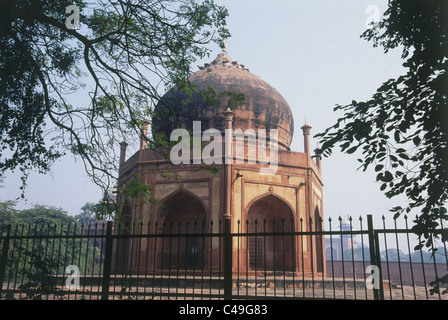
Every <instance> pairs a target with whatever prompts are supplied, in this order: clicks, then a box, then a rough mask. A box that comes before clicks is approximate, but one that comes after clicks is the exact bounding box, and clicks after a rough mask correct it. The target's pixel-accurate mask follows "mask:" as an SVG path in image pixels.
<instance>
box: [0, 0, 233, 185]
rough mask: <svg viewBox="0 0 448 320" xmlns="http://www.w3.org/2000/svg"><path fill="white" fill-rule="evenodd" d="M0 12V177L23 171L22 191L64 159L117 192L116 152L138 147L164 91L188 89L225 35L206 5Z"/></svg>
mask: <svg viewBox="0 0 448 320" xmlns="http://www.w3.org/2000/svg"><path fill="white" fill-rule="evenodd" d="M70 5H75V6H77V8H79V10H80V19H79V21H80V28H78V29H76V28H72V27H73V26H74V25H73V24H72V22H73V21H74V19H73V20H72V18H71V17H72V16H71V15H70V16H67V15H66V14H65V12H66V9H67V7H69V6H70ZM0 11H1V12H0V74H1V77H0V108H1V110H0V111H1V112H0V114H1V116H0V137H1V138H0V174H1V173H4V172H5V171H7V170H14V169H20V170H21V171H22V173H23V176H22V180H23V186H22V188H25V186H26V178H27V176H28V174H29V171H30V170H31V169H37V170H38V171H39V172H42V173H45V172H47V171H48V170H50V168H51V165H52V163H53V162H54V161H55V160H56V159H59V158H60V157H62V156H63V155H65V154H67V153H72V154H74V155H75V156H77V157H80V158H81V159H82V161H83V162H84V164H85V168H86V171H87V173H88V174H89V175H90V176H91V178H92V179H93V181H94V182H96V183H98V184H99V185H101V186H102V187H103V188H104V190H107V189H108V188H110V187H112V186H115V185H116V181H115V178H116V174H117V165H118V163H117V162H118V161H117V159H118V157H117V155H116V154H115V151H117V150H119V142H120V141H122V140H125V141H128V142H132V141H138V137H139V136H141V135H142V131H141V125H142V122H143V119H144V118H145V116H146V117H149V118H151V115H152V108H151V106H153V105H155V103H156V102H157V101H158V100H159V98H160V97H159V92H160V91H161V88H162V87H165V88H170V87H173V86H176V87H179V88H184V87H187V86H188V84H187V81H186V80H185V79H187V77H188V75H189V74H190V66H191V64H192V63H193V62H194V61H196V60H197V59H198V58H202V57H204V56H206V55H208V53H209V49H208V48H207V47H206V44H208V43H210V42H211V41H214V42H221V35H222V34H228V32H227V31H226V30H225V29H224V28H223V26H224V24H225V18H226V16H227V10H226V9H225V8H223V7H221V6H217V5H216V4H215V3H214V2H213V0H198V1H196V0H178V1H172V0H131V1H129V0H114V1H112V0H97V1H93V2H89V1H85V0H50V1H39V0H30V1H15V0H3V1H2V10H0ZM71 13H74V11H71ZM69 14H70V13H69ZM66 22H68V23H67V24H66ZM82 97H84V98H86V99H84V100H85V101H86V102H84V100H82V99H81V98H82ZM73 101H76V103H74V102H73Z"/></svg>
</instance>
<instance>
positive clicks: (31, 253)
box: [0, 215, 448, 300]
mask: <svg viewBox="0 0 448 320" xmlns="http://www.w3.org/2000/svg"><path fill="white" fill-rule="evenodd" d="M366 220H367V221H364V220H363V219H362V218H360V219H359V220H357V221H355V220H353V219H351V218H347V219H345V220H344V219H341V218H340V219H338V220H337V221H332V220H331V219H329V220H328V221H327V222H326V223H325V224H324V223H323V221H312V220H309V221H304V220H299V221H284V220H282V221H266V220H263V221H246V222H240V221H234V222H233V221H232V222H231V221H230V220H226V221H223V222H218V223H216V224H215V223H213V222H211V221H210V222H200V223H199V222H195V221H186V222H181V223H171V222H170V223H161V224H158V223H155V224H151V223H147V224H142V223H139V224H134V225H131V226H124V225H114V224H113V223H112V222H104V223H97V224H95V225H67V226H60V225H51V226H50V225H46V226H43V225H35V226H22V225H20V226H19V225H7V226H0V235H1V236H0V249H1V253H0V254H1V256H0V284H2V285H1V286H0V298H1V299H7V300H8V299H45V300H47V299H48V300H53V299H54V300H58V299H67V300H71V299H73V300H79V299H87V300H98V299H104V300H106V299H107V300H111V299H167V300H169V299H416V300H419V299H447V298H448V295H444V294H442V291H443V290H444V289H446V288H443V286H442V288H439V290H434V287H433V285H431V282H433V281H434V280H436V279H440V278H441V277H442V276H444V275H445V274H447V266H448V256H447V251H446V246H445V243H439V244H440V246H439V247H438V248H437V249H438V250H436V254H430V253H429V252H427V251H426V250H425V248H422V247H418V249H416V250H415V249H414V247H415V245H416V244H417V243H418V241H419V239H418V238H417V237H416V236H415V234H413V233H412V231H411V230H410V229H409V227H408V223H407V217H405V218H404V219H403V220H402V221H397V220H393V221H392V222H393V226H386V219H385V218H384V217H383V219H381V221H379V223H380V225H379V226H374V223H373V219H372V216H370V215H369V216H367V219H366ZM400 224H401V227H399V226H398V225H400ZM322 230H324V231H322ZM434 243H436V244H437V241H434ZM431 249H436V248H434V247H433V248H431Z"/></svg>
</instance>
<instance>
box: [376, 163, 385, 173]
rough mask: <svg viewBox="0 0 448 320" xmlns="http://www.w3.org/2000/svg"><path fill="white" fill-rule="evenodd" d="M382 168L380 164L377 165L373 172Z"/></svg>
mask: <svg viewBox="0 0 448 320" xmlns="http://www.w3.org/2000/svg"><path fill="white" fill-rule="evenodd" d="M383 168H384V165H382V164H378V165H377V166H376V167H375V171H376V172H378V171H381V170H382V169H383Z"/></svg>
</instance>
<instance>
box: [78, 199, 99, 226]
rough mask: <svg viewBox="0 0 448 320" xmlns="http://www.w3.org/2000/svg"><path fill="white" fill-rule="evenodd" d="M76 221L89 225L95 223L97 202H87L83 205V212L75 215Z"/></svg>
mask: <svg viewBox="0 0 448 320" xmlns="http://www.w3.org/2000/svg"><path fill="white" fill-rule="evenodd" d="M75 219H76V221H78V223H81V224H84V225H87V224H91V223H94V222H95V221H96V216H95V203H93V202H87V203H86V204H85V205H83V206H82V207H81V212H80V213H79V214H78V215H76V216H75Z"/></svg>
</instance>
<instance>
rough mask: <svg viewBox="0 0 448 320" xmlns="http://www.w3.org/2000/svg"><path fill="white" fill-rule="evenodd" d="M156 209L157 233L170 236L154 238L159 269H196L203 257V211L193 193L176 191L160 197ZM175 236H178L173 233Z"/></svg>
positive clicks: (201, 205)
mask: <svg viewBox="0 0 448 320" xmlns="http://www.w3.org/2000/svg"><path fill="white" fill-rule="evenodd" d="M162 203H163V206H160V207H159V209H158V212H157V217H158V218H159V219H158V220H159V222H158V227H157V230H158V231H157V232H158V233H159V234H161V233H163V234H170V237H165V238H159V239H158V240H157V241H158V243H157V248H158V250H157V251H158V254H157V257H158V258H157V261H156V265H157V266H159V268H164V269H165V268H169V267H170V268H177V269H180V270H182V269H185V270H187V269H188V270H189V269H200V268H202V267H203V265H204V263H203V262H204V261H207V260H206V257H205V255H206V252H205V251H206V242H205V239H204V237H202V236H201V234H202V233H204V232H205V231H206V222H207V210H206V208H205V206H204V203H203V202H202V201H201V200H200V199H199V198H197V197H196V196H195V195H194V194H192V193H190V192H188V191H186V190H185V191H184V190H179V191H176V192H175V193H174V194H172V195H170V196H169V197H167V198H165V200H163V202H162ZM177 235H179V236H177Z"/></svg>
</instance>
